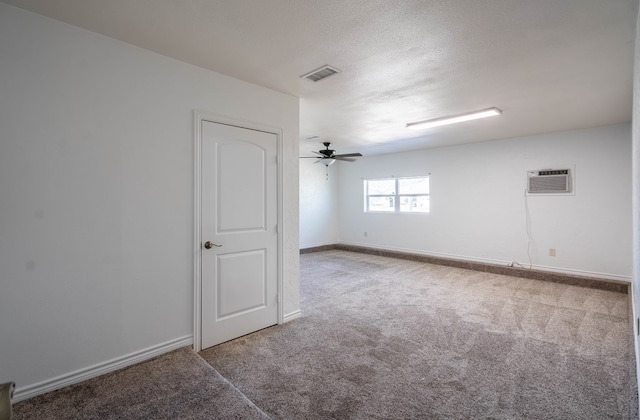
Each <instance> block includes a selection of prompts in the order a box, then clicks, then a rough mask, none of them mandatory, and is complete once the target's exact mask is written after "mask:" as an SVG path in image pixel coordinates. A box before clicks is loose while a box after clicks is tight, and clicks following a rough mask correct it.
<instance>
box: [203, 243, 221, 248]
mask: <svg viewBox="0 0 640 420" xmlns="http://www.w3.org/2000/svg"><path fill="white" fill-rule="evenodd" d="M214 246H215V247H216V248H220V247H221V246H222V245H218V244H214V243H213V242H211V241H207V242H205V243H204V247H205V248H207V249H211V248H213V247H214Z"/></svg>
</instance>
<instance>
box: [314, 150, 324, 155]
mask: <svg viewBox="0 0 640 420" xmlns="http://www.w3.org/2000/svg"><path fill="white" fill-rule="evenodd" d="M311 153H315V154H316V155H320V156H322V157H324V155H323V154H322V153H320V152H316V151H315V150H312V151H311Z"/></svg>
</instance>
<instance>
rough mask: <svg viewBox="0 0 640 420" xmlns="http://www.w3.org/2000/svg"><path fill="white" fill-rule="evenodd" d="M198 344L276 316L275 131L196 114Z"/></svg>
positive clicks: (208, 343) (262, 324) (215, 341)
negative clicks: (198, 120) (199, 198)
mask: <svg viewBox="0 0 640 420" xmlns="http://www.w3.org/2000/svg"><path fill="white" fill-rule="evenodd" d="M201 128H202V153H201V157H202V162H201V171H202V184H201V185H202V201H201V203H202V205H201V219H202V220H201V238H202V246H201V252H202V255H201V264H202V266H201V270H202V319H201V325H202V348H207V347H211V346H214V345H216V344H220V343H222V342H225V341H228V340H231V339H234V338H237V337H240V336H242V335H245V334H248V333H251V332H254V331H257V330H259V329H262V328H265V327H269V326H271V325H274V324H277V322H278V281H277V275H278V268H277V264H278V256H277V252H278V231H277V229H278V226H277V221H278V214H277V212H278V201H277V200H278V191H277V185H278V182H277V180H278V169H277V153H278V142H277V136H276V135H275V134H273V133H265V132H262V131H256V130H251V129H246V128H240V127H235V126H232V125H226V124H219V123H213V122H208V121H203V122H202V127H201Z"/></svg>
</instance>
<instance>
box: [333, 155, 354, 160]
mask: <svg viewBox="0 0 640 420" xmlns="http://www.w3.org/2000/svg"><path fill="white" fill-rule="evenodd" d="M331 159H335V160H343V161H345V162H355V161H356V160H355V159H353V158H350V157H344V156H341V155H336V156H334V157H332V158H331Z"/></svg>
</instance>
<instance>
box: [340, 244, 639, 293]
mask: <svg viewBox="0 0 640 420" xmlns="http://www.w3.org/2000/svg"><path fill="white" fill-rule="evenodd" d="M338 244H339V245H351V246H359V247H363V248H373V249H381V250H384V251H393V252H404V253H410V254H418V255H425V256H428V257H438V258H449V259H454V260H462V261H470V262H478V263H488V264H496V265H504V266H507V265H509V264H511V261H501V260H492V259H488V258H476V257H469V256H466V255H454V254H445V253H440V252H427V251H422V250H417V249H406V248H395V247H388V246H380V245H374V244H365V243H359V242H347V241H340V242H338ZM522 265H523V266H525V267H527V268H528V264H524V263H523V264H522ZM531 268H532V269H534V270H540V271H547V272H552V273H559V274H566V275H571V276H580V277H592V278H596V279H602V280H617V281H623V282H626V283H631V277H630V276H622V275H619V274H609V273H598V272H593V271H584V270H576V269H571V268H558V267H547V266H544V265H533V266H532V267H531Z"/></svg>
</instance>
